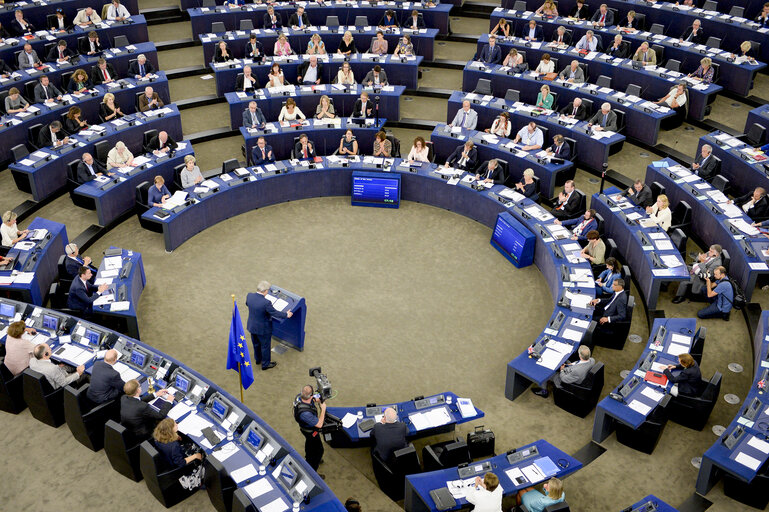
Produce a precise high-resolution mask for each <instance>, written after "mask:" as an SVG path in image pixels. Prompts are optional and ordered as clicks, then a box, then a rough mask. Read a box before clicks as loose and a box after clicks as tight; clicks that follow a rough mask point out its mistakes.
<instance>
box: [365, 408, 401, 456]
mask: <svg viewBox="0 0 769 512" xmlns="http://www.w3.org/2000/svg"><path fill="white" fill-rule="evenodd" d="M408 432H409V429H408V427H407V426H406V424H405V423H403V422H401V421H398V413H396V412H395V409H393V408H392V407H388V408H387V409H385V411H384V415H382V421H381V422H380V423H377V424H376V425H374V428H373V430H372V431H371V439H372V440H373V442H374V448H373V449H372V451H373V452H374V453H376V454H377V455H378V456H379V458H380V459H382V460H383V461H384V462H385V463H390V462H392V459H393V454H394V453H395V451H396V450H400V449H401V448H405V447H406V446H408V442H407V441H406V435H407V434H408Z"/></svg>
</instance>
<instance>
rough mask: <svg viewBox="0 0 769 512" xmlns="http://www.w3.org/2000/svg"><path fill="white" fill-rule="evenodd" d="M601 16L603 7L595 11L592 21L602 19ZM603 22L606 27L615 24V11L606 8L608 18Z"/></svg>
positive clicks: (595, 21)
mask: <svg viewBox="0 0 769 512" xmlns="http://www.w3.org/2000/svg"><path fill="white" fill-rule="evenodd" d="M601 16H603V15H602V14H601V9H598V10H597V11H595V12H594V13H593V17H592V18H590V21H592V22H593V23H598V21H600V19H601ZM603 24H604V26H605V27H610V26H612V25H614V13H613V12H612V11H611V10H609V9H606V19H605V20H604V21H603Z"/></svg>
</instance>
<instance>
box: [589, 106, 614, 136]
mask: <svg viewBox="0 0 769 512" xmlns="http://www.w3.org/2000/svg"><path fill="white" fill-rule="evenodd" d="M588 126H591V127H592V128H593V129H594V130H596V131H601V130H606V131H610V132H616V131H617V114H615V113H614V112H612V111H611V104H609V103H604V104H603V105H601V110H600V111H599V112H596V113H595V115H594V116H593V117H592V118H591V119H590V122H589V123H588Z"/></svg>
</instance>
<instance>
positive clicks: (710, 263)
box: [673, 244, 723, 304]
mask: <svg viewBox="0 0 769 512" xmlns="http://www.w3.org/2000/svg"><path fill="white" fill-rule="evenodd" d="M721 250H722V249H721V246H720V245H718V244H713V245H711V246H710V248H709V249H708V252H706V253H705V254H702V253H701V254H698V255H697V263H695V264H694V265H692V267H691V268H690V269H689V274H690V277H689V281H688V282H683V283H680V284H679V285H678V291H677V292H676V296H675V298H674V299H673V304H680V303H682V302H683V301H684V300H686V295H687V293H689V292H691V294H692V296H694V297H697V296H703V295H704V293H705V278H706V277H708V276H713V271H714V270H715V269H716V268H718V267H720V266H721V265H723V258H722V257H721Z"/></svg>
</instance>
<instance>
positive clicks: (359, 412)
mask: <svg viewBox="0 0 769 512" xmlns="http://www.w3.org/2000/svg"><path fill="white" fill-rule="evenodd" d="M362 419H363V411H358V421H360V420H362Z"/></svg>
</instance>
